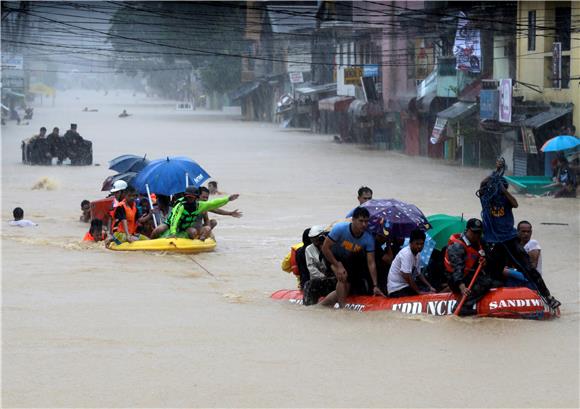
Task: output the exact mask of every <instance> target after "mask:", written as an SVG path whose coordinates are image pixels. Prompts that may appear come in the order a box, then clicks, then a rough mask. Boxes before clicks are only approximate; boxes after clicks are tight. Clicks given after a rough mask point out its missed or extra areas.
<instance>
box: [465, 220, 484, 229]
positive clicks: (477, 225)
mask: <svg viewBox="0 0 580 409" xmlns="http://www.w3.org/2000/svg"><path fill="white" fill-rule="evenodd" d="M466 229H467V230H472V231H481V230H482V229H483V224H482V223H481V220H479V219H475V218H474V219H469V220H468V221H467V226H466Z"/></svg>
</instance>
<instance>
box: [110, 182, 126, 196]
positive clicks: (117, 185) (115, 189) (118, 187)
mask: <svg viewBox="0 0 580 409" xmlns="http://www.w3.org/2000/svg"><path fill="white" fill-rule="evenodd" d="M125 189H127V182H125V181H124V180H117V181H116V182H115V183H113V188H112V189H111V190H109V192H111V193H115V192H118V191H119V190H125Z"/></svg>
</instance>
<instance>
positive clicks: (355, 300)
mask: <svg viewBox="0 0 580 409" xmlns="http://www.w3.org/2000/svg"><path fill="white" fill-rule="evenodd" d="M271 297H272V298H274V299H276V300H288V301H290V302H291V303H294V304H302V291H299V290H280V291H276V292H275V293H274V294H272V295H271ZM458 302H459V300H458V299H457V297H456V296H455V295H454V294H453V293H439V294H424V295H416V296H412V297H400V298H385V297H373V296H362V295H357V296H351V297H348V298H347V304H346V306H345V308H347V309H349V310H355V311H382V310H388V311H400V312H402V313H404V314H411V315H418V314H429V315H452V314H453V309H454V307H455V305H456V304H457V303H458ZM477 316H478V317H495V318H525V319H535V320H547V319H551V318H555V317H559V316H560V309H559V308H558V309H556V310H553V309H551V308H550V307H549V306H548V305H546V303H544V301H543V300H542V298H540V296H539V295H538V293H536V292H535V291H532V290H530V289H529V288H526V287H513V288H494V289H492V290H490V292H489V293H487V294H486V295H485V296H484V297H483V298H482V299H481V300H480V301H479V302H478V303H477Z"/></svg>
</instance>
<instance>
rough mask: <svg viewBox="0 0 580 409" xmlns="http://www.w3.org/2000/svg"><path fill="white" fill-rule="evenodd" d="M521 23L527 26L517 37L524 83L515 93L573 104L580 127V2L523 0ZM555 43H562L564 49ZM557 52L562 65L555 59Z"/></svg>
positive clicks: (520, 75)
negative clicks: (579, 29) (559, 72)
mask: <svg viewBox="0 0 580 409" xmlns="http://www.w3.org/2000/svg"><path fill="white" fill-rule="evenodd" d="M518 22H519V23H520V24H523V25H524V26H525V29H524V30H523V31H522V30H520V33H521V34H520V35H519V36H518V39H517V56H518V58H517V73H516V78H517V80H518V81H519V82H520V84H518V85H517V87H516V88H515V90H514V95H515V96H521V97H523V98H524V99H525V100H527V101H539V102H544V103H550V102H557V103H563V104H566V103H573V104H574V108H573V122H574V124H576V127H578V126H580V34H578V28H579V27H580V2H578V1H520V2H518ZM572 28H575V30H572ZM555 43H560V44H561V52H560V51H559V50H558V49H557V48H555ZM559 47H560V46H558V48H559ZM555 54H556V59H557V60H560V61H561V64H559V63H558V62H559V61H554V55H555ZM558 54H559V55H558ZM560 67H561V76H560V78H557V75H556V74H557V72H558V71H559V70H560ZM521 83H526V84H530V85H532V88H536V89H537V91H535V90H533V89H531V88H529V87H525V86H523V85H522V84H521ZM538 91H540V92H538Z"/></svg>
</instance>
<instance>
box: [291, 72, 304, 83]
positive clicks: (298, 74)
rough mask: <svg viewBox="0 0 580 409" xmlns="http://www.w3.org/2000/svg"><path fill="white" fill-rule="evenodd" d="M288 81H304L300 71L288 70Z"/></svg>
mask: <svg viewBox="0 0 580 409" xmlns="http://www.w3.org/2000/svg"><path fill="white" fill-rule="evenodd" d="M288 74H289V75H290V82H291V83H292V84H302V83H303V82H304V76H303V75H302V72H289V73H288Z"/></svg>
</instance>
